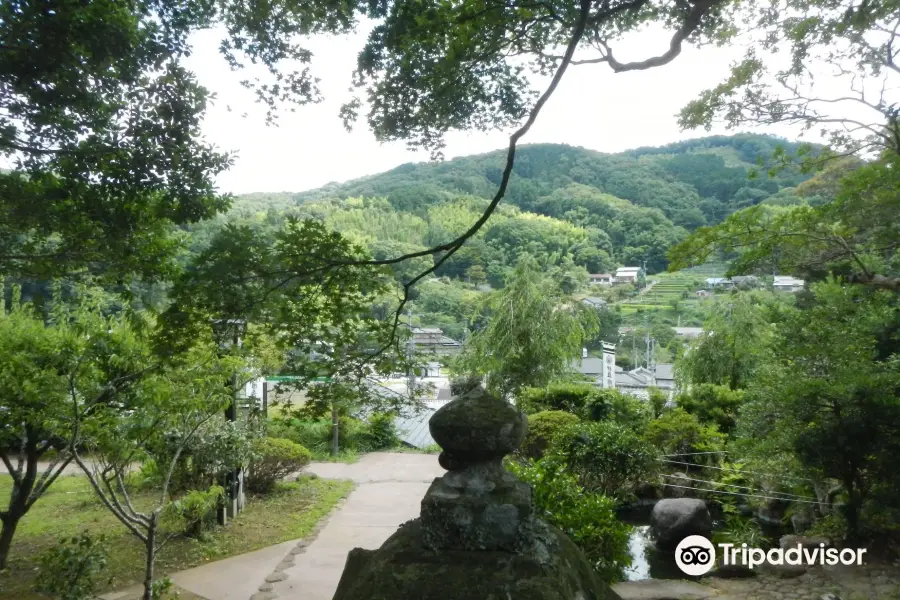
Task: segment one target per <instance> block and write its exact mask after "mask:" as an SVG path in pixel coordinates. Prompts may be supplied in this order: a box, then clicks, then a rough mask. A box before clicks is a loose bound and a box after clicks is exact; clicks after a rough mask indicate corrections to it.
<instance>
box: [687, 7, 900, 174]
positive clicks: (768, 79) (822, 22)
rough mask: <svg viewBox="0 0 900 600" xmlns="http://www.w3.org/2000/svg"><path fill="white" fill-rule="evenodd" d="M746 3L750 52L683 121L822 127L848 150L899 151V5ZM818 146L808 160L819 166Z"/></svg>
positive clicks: (700, 124)
mask: <svg viewBox="0 0 900 600" xmlns="http://www.w3.org/2000/svg"><path fill="white" fill-rule="evenodd" d="M742 8H743V9H744V10H745V16H746V18H747V27H746V34H747V36H748V40H747V43H748V47H749V48H751V50H750V51H749V52H748V53H747V54H746V56H745V57H744V58H743V59H742V60H740V61H739V62H737V63H736V64H734V65H733V66H732V69H731V73H730V75H729V77H728V78H727V79H726V80H725V81H724V82H722V83H721V84H720V85H718V86H716V87H715V88H713V89H710V90H707V91H705V92H703V94H701V96H700V98H698V99H697V100H695V101H693V102H691V103H690V104H688V105H687V106H686V107H685V108H684V109H683V110H682V111H681V114H680V117H679V122H680V124H681V125H682V127H685V128H695V127H706V128H707V129H708V128H709V127H711V125H712V124H713V123H714V122H717V121H724V122H725V124H726V125H728V126H729V127H745V126H747V125H767V124H773V123H792V124H799V125H802V126H804V127H805V128H806V129H812V128H817V129H818V130H820V131H821V132H822V133H823V134H824V135H825V136H826V137H828V139H829V145H830V146H831V147H832V148H833V149H834V150H835V151H836V152H838V153H840V154H861V155H866V154H872V153H874V154H877V153H878V152H879V151H880V150H881V149H884V148H892V149H893V151H894V152H897V151H898V150H900V148H898V144H897V142H898V139H900V138H898V137H897V132H898V121H897V117H898V113H897V107H896V104H895V103H893V102H891V101H890V96H889V93H890V90H892V89H893V86H895V85H896V83H897V80H898V78H900V77H898V73H900V66H898V64H897V62H896V59H897V53H898V50H900V48H898V42H900V39H898V38H900V32H898V27H897V24H898V23H900V16H898V12H897V5H896V3H895V2H861V3H855V2H839V3H833V2H829V1H827V0H812V1H811V2H800V1H796V0H769V1H767V2H760V3H747V4H744V5H743V6H742ZM779 54H780V55H785V54H786V55H787V60H779V56H778V55H779ZM822 72H830V74H831V77H829V79H830V80H831V81H829V84H830V87H832V88H833V82H834V81H837V82H840V83H841V84H842V85H845V86H846V87H845V89H846V92H843V93H841V92H839V93H828V91H827V90H822V86H820V85H819V81H820V79H821V78H819V77H817V74H818V73H822ZM809 150H810V148H806V149H803V152H801V153H800V154H801V156H800V158H804V156H805V157H806V158H812V159H813V161H814V162H819V159H820V158H821V157H820V156H817V155H818V154H819V153H818V152H812V153H810V152H808V151H809ZM783 156H784V153H783V152H782V153H780V156H776V159H777V158H780V157H783Z"/></svg>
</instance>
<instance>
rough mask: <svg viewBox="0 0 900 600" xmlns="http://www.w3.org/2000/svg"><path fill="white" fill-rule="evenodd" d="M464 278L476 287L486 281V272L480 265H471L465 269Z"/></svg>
mask: <svg viewBox="0 0 900 600" xmlns="http://www.w3.org/2000/svg"><path fill="white" fill-rule="evenodd" d="M466 277H468V278H469V281H471V282H472V283H473V284H475V285H478V284H481V283H484V282H485V281H487V272H485V270H484V267H482V266H481V265H472V266H471V267H469V268H468V269H466Z"/></svg>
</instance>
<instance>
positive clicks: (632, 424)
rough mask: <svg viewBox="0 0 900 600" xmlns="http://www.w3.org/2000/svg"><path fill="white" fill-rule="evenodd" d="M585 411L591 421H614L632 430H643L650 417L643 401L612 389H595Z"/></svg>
mask: <svg viewBox="0 0 900 600" xmlns="http://www.w3.org/2000/svg"><path fill="white" fill-rule="evenodd" d="M587 413H588V415H589V417H590V419H591V420H592V421H607V420H610V421H615V422H617V423H619V424H621V425H624V426H626V427H629V428H631V429H634V430H643V429H644V428H645V427H646V426H647V423H648V422H649V421H650V417H651V415H650V409H649V407H648V406H647V404H646V403H645V402H643V401H642V400H640V399H639V398H635V397H634V396H631V395H629V394H623V393H622V392H620V391H618V390H612V389H600V390H595V392H594V395H593V396H592V397H591V400H590V404H589V405H588V406H587Z"/></svg>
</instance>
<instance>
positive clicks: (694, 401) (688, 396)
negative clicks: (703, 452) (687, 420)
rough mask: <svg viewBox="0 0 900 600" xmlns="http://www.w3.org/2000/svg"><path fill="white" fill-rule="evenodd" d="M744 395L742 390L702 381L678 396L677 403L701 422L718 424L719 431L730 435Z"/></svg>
mask: <svg viewBox="0 0 900 600" xmlns="http://www.w3.org/2000/svg"><path fill="white" fill-rule="evenodd" d="M744 397H745V394H744V392H743V391H741V390H731V389H729V388H728V387H726V386H722V385H713V384H710V383H702V384H700V385H696V386H693V387H691V390H690V392H688V393H684V394H681V395H680V396H678V398H677V403H678V406H679V407H681V408H683V409H684V410H685V411H687V412H689V413H691V414H692V415H694V416H696V417H697V419H698V420H699V421H700V422H701V423H707V424H713V425H716V426H717V427H718V429H719V431H721V432H722V433H724V434H726V435H728V434H730V433H731V432H732V431H733V430H734V427H735V423H736V420H737V414H738V410H739V409H740V407H741V405H742V404H743V403H744Z"/></svg>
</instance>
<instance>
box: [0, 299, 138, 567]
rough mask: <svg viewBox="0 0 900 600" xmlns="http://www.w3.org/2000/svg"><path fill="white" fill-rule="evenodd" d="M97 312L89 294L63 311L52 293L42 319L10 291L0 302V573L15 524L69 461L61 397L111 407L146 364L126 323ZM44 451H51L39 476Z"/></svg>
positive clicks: (64, 402) (65, 413) (66, 413)
mask: <svg viewBox="0 0 900 600" xmlns="http://www.w3.org/2000/svg"><path fill="white" fill-rule="evenodd" d="M2 295H5V290H2V292H0V300H2ZM103 308H104V307H103V304H102V301H101V300H100V298H99V297H98V296H97V295H96V294H89V295H87V296H85V297H82V298H81V299H80V300H78V301H77V303H76V304H75V305H74V306H67V305H66V304H64V303H63V302H62V299H61V297H60V293H59V288H57V293H56V295H55V300H54V302H53V305H52V307H51V312H50V313H49V314H47V315H43V314H41V313H39V312H38V311H37V310H36V309H35V308H34V307H33V306H30V305H27V304H23V303H22V302H21V301H20V299H19V292H18V289H17V288H13V293H12V302H11V304H10V305H9V307H8V309H7V308H6V307H4V306H3V303H2V302H0V388H2V389H3V390H4V393H3V400H0V460H2V461H3V463H4V465H5V466H6V469H7V471H8V472H9V474H10V477H11V478H12V481H13V487H12V494H11V496H10V499H9V505H8V506H7V507H6V509H5V510H2V511H0V521H2V531H0V569H2V568H3V567H4V566H5V565H6V560H7V558H8V556H9V550H10V546H11V544H12V540H13V536H14V535H15V532H16V528H17V526H18V524H19V521H20V520H21V518H22V517H23V516H24V515H25V514H26V513H27V512H28V510H29V509H30V508H31V507H32V506H34V504H35V502H37V501H38V500H40V498H41V497H42V496H43V495H44V494H45V493H46V492H47V490H48V489H49V488H50V486H51V485H52V484H53V482H54V481H56V479H57V478H58V477H59V475H60V474H61V473H62V471H63V469H65V467H66V466H67V465H68V464H69V463H70V462H71V461H72V459H73V454H72V448H71V447H70V445H69V440H70V439H71V435H72V429H71V427H72V423H71V419H70V416H71V405H70V404H69V403H68V400H69V399H70V398H71V396H72V395H73V394H74V395H75V396H76V397H77V398H79V399H81V401H83V402H88V403H91V404H92V405H94V406H101V405H104V404H105V403H110V402H113V400H114V397H115V396H116V394H118V393H122V392H124V391H126V390H128V389H130V388H131V387H132V386H133V385H135V384H136V383H137V382H138V381H139V380H140V378H141V375H142V373H143V371H144V369H145V368H146V367H147V363H146V356H145V353H144V349H143V348H142V347H140V345H138V344H137V343H136V340H135V338H134V335H133V333H132V332H131V330H130V328H129V326H128V324H127V322H126V321H125V320H124V319H123V318H122V316H115V317H106V316H104V315H103V314H102V310H103ZM50 450H57V451H58V452H57V453H56V455H55V456H54V457H53V458H52V459H50V460H49V462H48V464H47V465H46V466H45V467H43V471H39V469H40V468H41V464H40V462H41V460H42V459H43V458H44V457H45V456H46V454H47V452H48V451H50Z"/></svg>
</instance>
